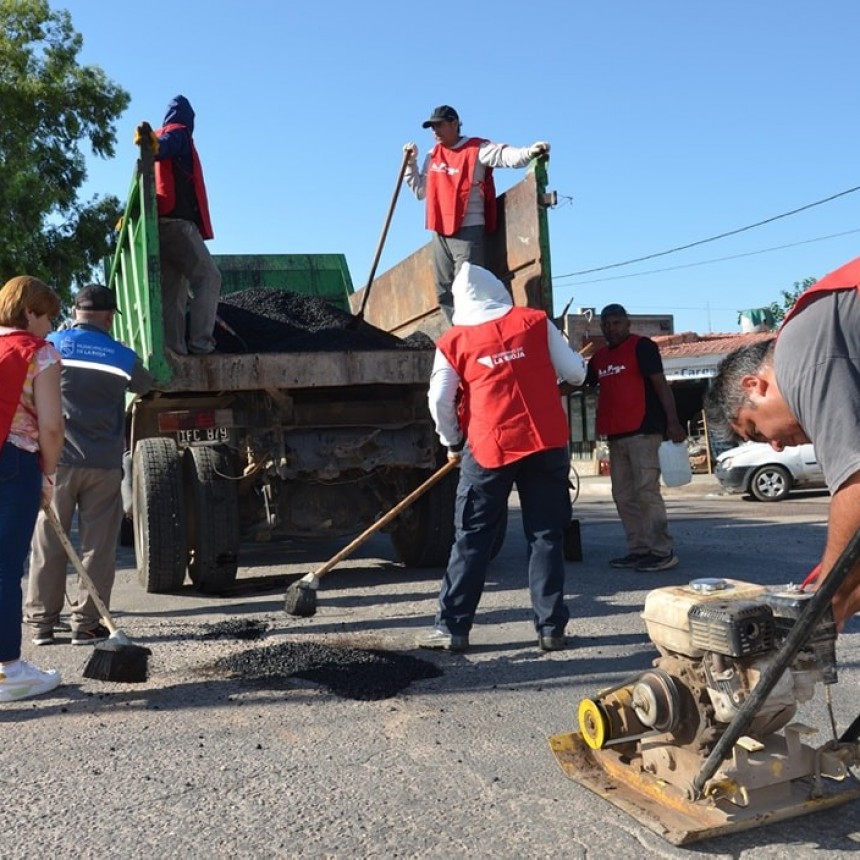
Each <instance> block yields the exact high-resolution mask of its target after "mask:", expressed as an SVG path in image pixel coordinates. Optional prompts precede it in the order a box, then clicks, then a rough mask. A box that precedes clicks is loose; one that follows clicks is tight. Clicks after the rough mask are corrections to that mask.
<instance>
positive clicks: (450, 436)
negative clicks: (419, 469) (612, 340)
mask: <svg viewBox="0 0 860 860" xmlns="http://www.w3.org/2000/svg"><path fill="white" fill-rule="evenodd" d="M451 292H452V294H453V296H454V316H453V318H452V322H453V324H454V325H481V323H485V322H490V321H491V320H497V319H499V318H500V317H503V316H505V314H507V313H509V312H510V311H511V309H512V308H513V300H512V299H511V294H510V293H509V292H508V291H507V289H505V285H504V284H503V283H502V282H501V281H500V280H499V279H498V278H497V277H496V276H495V275H494V274H493V273H492V272H489V271H487V270H486V269H484V268H482V267H481V266H476V265H474V264H472V263H463V265H462V266H461V267H460V271H459V272H458V273H457V277H456V278H454V283H453V284H452V285H451ZM546 323H547V343H548V345H549V357H550V361H551V362H552V366H553V367H554V368H555V372H556V373H557V374H558V377H559V379H562V380H564V381H565V382H569V383H570V384H571V385H581V384H582V383H583V381H584V380H585V371H586V366H585V361H584V360H583V358H582V356H581V355H580V354H579V353H578V352H576V351H575V350H573V349H572V348H571V346H570V344H568V342H567V341H566V340H565V339H564V335H563V334H562V333H561V332H560V331H559V330H558V329H557V328H556V327H555V325H553V322H552V320H550V319H549V318H547V321H546ZM459 387H460V377H459V375H458V374H457V371H456V370H454V368H453V367H451V364H450V363H449V362H448V359H447V358H445V356H444V355H443V354H442V353H441V352H440V351H439V350H438V349H437V350H436V356H435V358H434V360H433V370H432V372H431V374H430V389H429V391H428V393H427V399H428V402H429V405H430V414H431V415H432V416H433V420H434V422H435V423H436V432H437V434H438V435H439V439H440V441H441V442H442V444H443V445H445V446H446V447H449V448H450V447H454V448H458V447H460V446H461V445H462V443H463V441H464V434H463V431H462V429H461V428H460V425H459V423H458V421H457V391H458V389H459Z"/></svg>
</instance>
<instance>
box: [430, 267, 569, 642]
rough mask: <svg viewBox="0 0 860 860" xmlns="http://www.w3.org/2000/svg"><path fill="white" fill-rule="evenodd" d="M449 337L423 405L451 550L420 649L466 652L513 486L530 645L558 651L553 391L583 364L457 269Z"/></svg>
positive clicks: (493, 284)
mask: <svg viewBox="0 0 860 860" xmlns="http://www.w3.org/2000/svg"><path fill="white" fill-rule="evenodd" d="M453 294H454V318H453V323H454V325H453V327H452V328H450V329H448V331H447V332H446V333H445V334H444V335H443V336H442V337H441V338H440V339H439V340H438V341H437V344H436V347H437V348H436V356H435V360H434V363H433V370H432V373H431V376H430V390H429V393H428V398H429V403H430V411H431V413H432V415H433V419H434V421H435V422H436V432H437V433H438V435H439V438H440V440H441V442H442V444H443V445H445V446H446V447H447V449H448V458H449V459H450V460H455V461H459V463H460V480H459V485H458V487H457V502H456V509H455V515H454V516H455V526H456V528H455V539H454V546H453V548H452V549H451V556H450V560H449V562H448V570H447V572H446V574H445V577H444V579H443V580H442V588H441V592H440V594H439V611H438V613H437V615H436V621H435V626H434V628H433V630H431V631H430V632H429V633H427V634H425V635H423V636H421V637H420V638H419V639H418V645H419V647H422V648H444V649H447V650H450V651H464V650H465V649H466V648H468V646H469V631H470V630H471V628H472V622H473V620H474V617H475V612H476V610H477V608H478V602H479V601H480V599H481V594H482V592H483V589H484V579H485V576H486V572H487V566H488V564H489V561H490V554H491V550H492V545H493V541H494V539H495V537H496V535H497V534H498V533H499V529H500V526H501V523H502V518H503V517H504V516H505V514H506V511H507V503H508V496H509V495H510V492H511V489H512V488H513V485H514V484H516V485H517V491H518V493H519V498H520V504H521V507H522V518H523V528H524V530H525V535H526V539H527V541H528V544H529V553H528V559H529V563H528V564H529V570H528V575H529V592H530V594H531V601H532V607H533V609H534V625H535V629H536V631H537V635H538V645H539V647H540V648H541V649H543V650H544V651H558V650H561V649H563V648H565V647H566V644H567V642H566V639H565V627H566V625H567V622H568V619H569V617H570V613H569V612H568V609H567V607H566V606H565V603H564V546H563V537H564V530H565V528H566V527H567V526H568V525H569V523H570V517H571V507H570V493H569V487H568V474H569V470H570V454H569V452H568V424H567V417H566V415H565V412H564V410H563V408H562V405H561V397H560V393H559V387H558V382H559V379H561V380H564V381H566V382H568V383H570V384H572V385H579V384H581V383H582V381H583V379H584V378H585V362H584V361H583V359H582V357H581V356H580V355H579V354H578V353H576V352H574V351H573V350H572V349H571V348H570V346H569V345H568V343H567V341H566V340H565V339H564V337H563V335H562V334H561V332H559V330H558V329H557V328H556V327H555V325H553V323H552V321H551V320H549V319H548V317H547V315H546V314H545V313H544V312H543V311H539V310H534V309H532V308H525V307H514V306H513V302H512V300H511V296H510V294H509V293H508V291H507V290H506V289H505V286H504V284H503V283H502V282H501V281H500V280H499V279H498V278H496V277H495V276H494V275H493V274H492V273H490V272H488V271H487V270H486V269H484V268H482V267H480V266H475V265H472V264H471V263H463V265H462V267H461V268H460V271H459V273H458V274H457V277H456V278H455V279H454V284H453Z"/></svg>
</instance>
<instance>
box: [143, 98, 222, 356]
mask: <svg viewBox="0 0 860 860" xmlns="http://www.w3.org/2000/svg"><path fill="white" fill-rule="evenodd" d="M193 135H194V110H193V108H192V107H191V104H190V102H189V101H188V99H187V98H185V96H176V97H175V98H173V99H172V100H171V101H170V103H169V104H168V106H167V113H166V114H165V116H164V125H163V126H162V127H161V128H159V129H156V130H155V131H154V132H153V133H152V141H153V143H152V145H153V151H154V152H155V196H156V201H157V207H158V250H159V257H160V263H161V292H162V296H163V302H164V338H165V345H166V346H167V348H168V349H171V350H173V352H176V353H179V354H180V355H186V354H188V353H189V352H190V353H192V354H195V355H206V354H207V353H210V352H212V351H213V350H214V349H215V336H214V330H215V316H216V314H217V312H218V299H219V297H220V295H221V272H220V271H219V270H218V267H217V266H216V265H215V262H214V260H213V259H212V257H211V255H210V254H209V250H208V249H207V247H206V244H205V240H208V239H212V238H213V237H214V233H213V231H212V221H211V219H210V216H209V202H208V199H207V195H206V185H205V183H204V181H203V168H202V167H201V165H200V158H199V156H198V155H197V148H196V147H195V145H194V137H193ZM142 136H143V129H142V127H141V126H138V128H137V131H136V132H135V143H139V142H140V139H141V137H142ZM186 312H187V314H188V322H187V325H186V320H185V315H186ZM186 328H187V331H188V338H187V341H186Z"/></svg>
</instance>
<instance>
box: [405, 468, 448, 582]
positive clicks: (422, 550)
mask: <svg viewBox="0 0 860 860" xmlns="http://www.w3.org/2000/svg"><path fill="white" fill-rule="evenodd" d="M426 477H427V475H422V479H423V478H426ZM456 495H457V472H456V471H454V472H452V473H451V474H449V475H446V476H445V477H444V478H443V479H442V480H441V481H439V483H438V484H436V486H434V487H432V488H431V489H430V490H428V491H427V492H426V493H425V494H424V495H423V496H421V498H420V499H418V501H417V502H415V504H414V505H412V507H411V508H409V509H407V510H406V511H404V512H403V514H402V515H401V516H400V517H398V518H397V520H395V523H396V525H395V527H394V529H393V530H392V532H391V543H392V545H393V546H394V551H395V552H396V553H397V558H398V559H399V560H400V561H401V562H402V563H403V564H405V565H406V566H407V567H444V566H445V565H446V564H447V563H448V556H449V555H450V554H451V545H452V544H453V543H454V500H455V498H456Z"/></svg>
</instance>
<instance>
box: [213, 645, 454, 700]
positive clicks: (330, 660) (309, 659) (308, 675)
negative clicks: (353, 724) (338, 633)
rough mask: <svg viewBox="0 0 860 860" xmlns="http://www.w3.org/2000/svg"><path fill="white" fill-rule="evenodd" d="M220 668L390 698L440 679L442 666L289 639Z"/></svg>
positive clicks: (346, 694)
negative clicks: (419, 683)
mask: <svg viewBox="0 0 860 860" xmlns="http://www.w3.org/2000/svg"><path fill="white" fill-rule="evenodd" d="M215 667H216V668H218V669H221V670H226V671H228V672H230V673H231V674H233V675H236V676H238V677H241V678H242V679H243V680H247V681H254V682H257V683H260V682H267V685H268V683H269V682H279V681H284V680H285V679H287V678H291V677H293V678H302V679H303V680H305V681H311V682H312V683H314V684H320V685H321V686H323V687H326V688H327V689H328V690H330V691H331V692H332V693H334V694H335V695H336V696H341V697H343V698H345V699H358V700H361V701H375V700H377V699H390V698H391V697H392V696H396V695H397V694H398V693H399V692H400V691H401V690H404V689H405V688H406V687H408V686H409V684H411V683H412V681H418V680H424V679H425V678H438V677H440V676H441V675H442V670H441V669H439V668H438V667H437V666H435V665H434V664H432V663H428V662H427V661H426V660H421V659H419V658H417V657H411V656H409V655H408V654H399V653H397V652H396V651H378V650H364V649H360V648H336V647H331V646H329V645H320V644H318V643H315V642H284V643H281V644H279V645H272V646H269V647H265V648H253V649H250V650H248V651H242V652H241V653H239V654H233V655H231V656H229V657H222V658H221V659H220V660H218V661H216V663H215Z"/></svg>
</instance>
